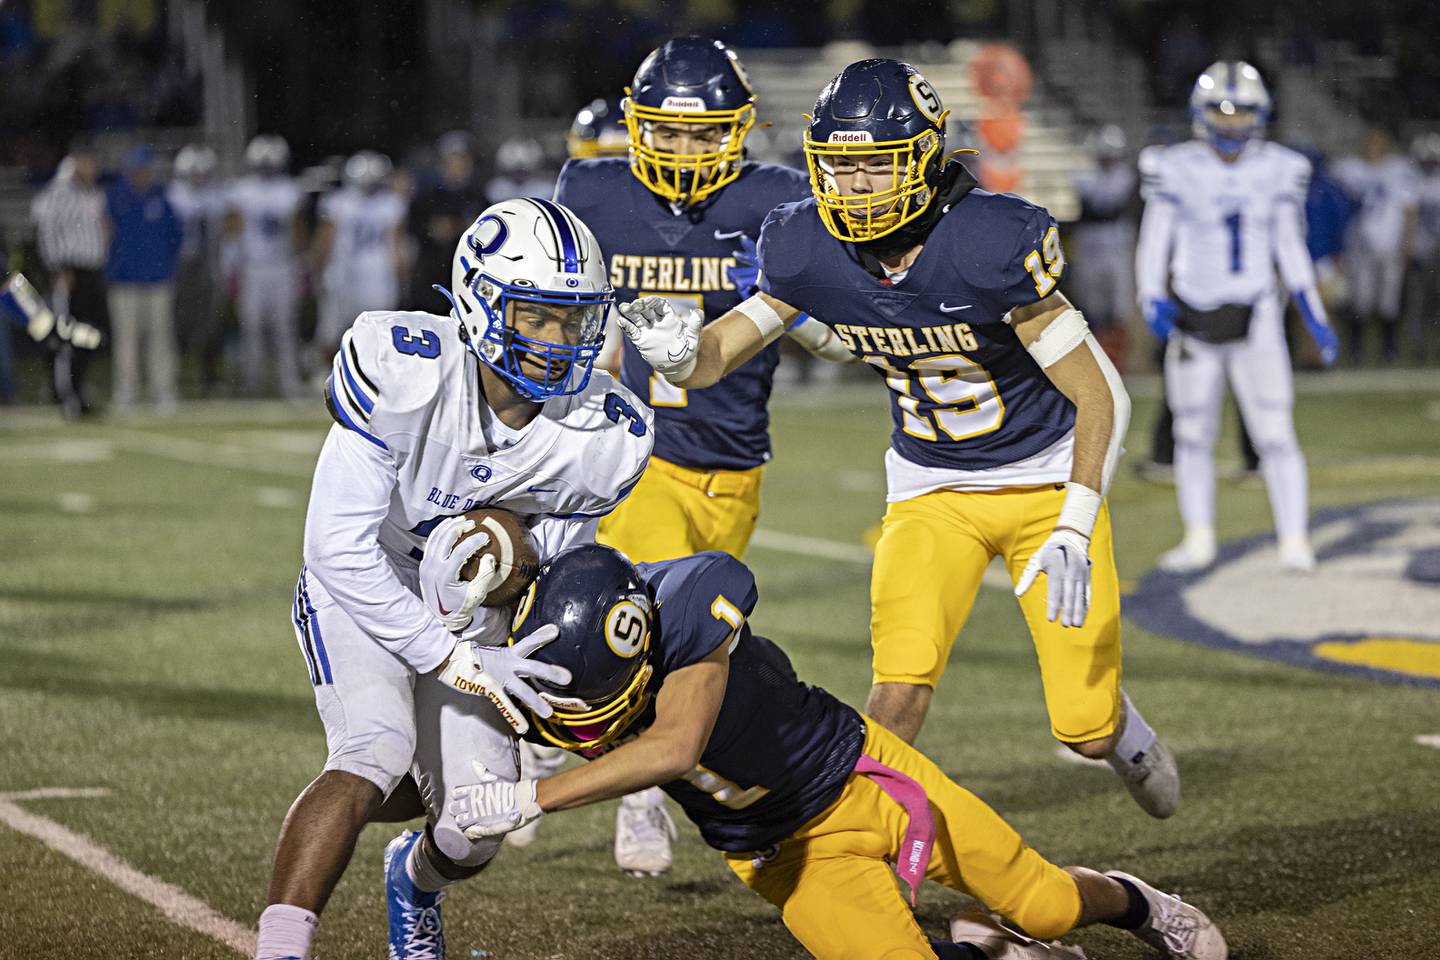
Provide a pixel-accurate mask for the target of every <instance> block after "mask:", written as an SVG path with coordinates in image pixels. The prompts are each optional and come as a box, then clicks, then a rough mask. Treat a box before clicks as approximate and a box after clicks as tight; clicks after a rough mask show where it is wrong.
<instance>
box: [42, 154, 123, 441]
mask: <svg viewBox="0 0 1440 960" xmlns="http://www.w3.org/2000/svg"><path fill="white" fill-rule="evenodd" d="M99 181H100V163H99V161H98V160H97V159H96V157H95V154H94V153H92V152H91V151H90V150H89V149H87V148H83V147H82V148H74V149H72V150H71V152H70V155H69V156H67V157H66V158H65V159H64V160H63V161H61V163H60V168H59V169H58V170H57V171H56V173H55V178H54V179H53V180H51V181H50V183H49V184H48V185H46V187H45V189H43V190H42V191H40V193H39V194H38V195H37V196H36V197H35V202H34V205H33V206H32V207H31V215H32V216H33V217H34V219H35V226H36V228H37V232H38V234H39V241H40V259H41V260H42V261H44V263H45V267H46V269H47V270H48V271H49V272H50V301H51V302H50V306H51V308H52V309H53V310H54V311H55V312H56V313H57V314H69V315H70V316H73V317H75V318H76V319H77V320H83V321H84V322H86V323H88V324H90V325H92V326H94V327H97V328H99V329H100V330H101V331H102V332H103V333H104V334H105V337H106V339H107V340H108V339H109V333H110V317H109V311H108V308H107V305H106V296H105V293H106V292H105V274H104V269H105V261H106V258H107V257H108V255H109V252H110V221H109V217H108V215H107V213H106V204H105V192H104V191H103V190H101V189H100V185H99ZM89 360H90V351H83V350H82V351H76V350H71V349H70V348H69V347H68V346H62V348H61V349H60V350H59V351H57V352H56V354H55V360H54V385H55V397H56V399H57V400H58V401H59V402H60V404H61V405H62V406H63V407H64V408H65V413H66V415H67V416H72V417H74V416H79V415H81V414H86V413H90V412H91V404H90V397H89V394H88V392H87V390H86V386H85V378H86V368H87V367H88V365H89Z"/></svg>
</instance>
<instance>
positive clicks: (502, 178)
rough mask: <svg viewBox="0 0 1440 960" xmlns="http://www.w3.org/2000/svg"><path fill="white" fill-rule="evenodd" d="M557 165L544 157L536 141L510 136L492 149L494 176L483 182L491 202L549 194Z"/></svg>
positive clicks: (552, 187)
mask: <svg viewBox="0 0 1440 960" xmlns="http://www.w3.org/2000/svg"><path fill="white" fill-rule="evenodd" d="M559 172H560V169H559V166H558V165H557V164H554V163H552V162H551V160H550V158H549V157H547V156H545V148H544V147H543V146H541V145H540V141H539V140H534V139H531V138H530V137H511V138H510V139H509V140H506V141H505V142H503V143H501V144H500V147H499V149H497V150H496V151H495V176H494V177H493V178H491V180H490V182H489V183H487V184H486V185H485V193H486V196H487V197H488V198H489V201H490V203H499V202H500V201H502V200H510V199H512V198H514V197H548V196H550V194H551V193H553V192H554V191H555V177H556V175H557V174H558V173H559Z"/></svg>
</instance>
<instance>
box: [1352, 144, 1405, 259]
mask: <svg viewBox="0 0 1440 960" xmlns="http://www.w3.org/2000/svg"><path fill="white" fill-rule="evenodd" d="M1334 174H1335V179H1336V180H1339V181H1340V185H1341V186H1343V187H1344V188H1345V192H1346V193H1348V194H1350V196H1351V197H1354V198H1355V200H1356V202H1357V203H1358V204H1359V209H1358V210H1357V211H1356V212H1355V216H1354V218H1353V219H1352V220H1351V222H1350V228H1349V231H1348V232H1347V242H1348V243H1358V244H1359V245H1360V246H1363V247H1364V248H1366V249H1367V250H1370V251H1372V252H1374V253H1379V254H1393V255H1398V254H1399V251H1400V242H1401V240H1402V239H1403V238H1404V235H1405V218H1406V215H1407V214H1408V212H1409V211H1410V210H1411V209H1413V208H1414V206H1415V202H1416V190H1417V187H1418V184H1417V182H1416V180H1417V177H1416V173H1415V168H1414V166H1412V165H1411V163H1410V161H1409V160H1407V159H1405V158H1404V157H1401V156H1398V155H1396V154H1391V155H1390V156H1388V157H1384V158H1382V159H1380V160H1376V161H1373V162H1371V161H1366V160H1362V159H1361V158H1360V157H1346V158H1345V159H1343V160H1341V161H1339V162H1338V163H1336V164H1335V166H1334Z"/></svg>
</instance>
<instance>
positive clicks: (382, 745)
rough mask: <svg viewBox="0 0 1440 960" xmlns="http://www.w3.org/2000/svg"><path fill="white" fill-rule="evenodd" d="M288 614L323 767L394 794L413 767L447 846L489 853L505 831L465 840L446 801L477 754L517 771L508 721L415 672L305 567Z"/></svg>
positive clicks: (409, 582)
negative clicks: (318, 725) (314, 713)
mask: <svg viewBox="0 0 1440 960" xmlns="http://www.w3.org/2000/svg"><path fill="white" fill-rule="evenodd" d="M392 569H394V571H395V573H396V575H397V576H399V577H400V579H401V581H402V582H403V583H404V584H405V585H406V586H407V587H408V588H410V589H412V590H415V591H416V592H417V593H418V592H419V586H418V582H417V573H418V571H416V570H415V569H414V568H411V567H407V566H402V565H399V564H392ZM291 622H292V624H293V626H294V628H295V635H296V638H297V639H298V640H299V643H300V650H301V653H302V654H303V655H304V657H305V665H306V669H307V671H308V673H309V677H310V682H311V684H312V685H313V686H314V687H315V705H316V707H317V708H318V709H319V711H320V719H321V721H322V722H323V723H324V725H325V742H326V745H327V748H328V755H327V757H326V760H325V769H326V770H344V771H346V772H347V773H353V774H354V775H355V776H357V777H363V778H365V779H366V780H369V781H370V782H371V783H373V784H375V786H376V787H378V788H379V789H380V792H381V793H382V794H384V795H385V796H387V797H388V796H389V795H390V792H391V791H392V790H394V789H395V786H396V785H397V784H398V783H399V782H400V780H401V778H402V777H404V776H405V774H406V773H407V772H408V773H410V774H411V775H412V776H413V777H414V778H415V783H416V784H417V785H418V786H419V787H420V797H421V799H422V800H423V801H424V803H425V807H426V815H427V819H428V820H429V822H430V825H431V827H432V828H433V831H434V834H435V843H436V845H437V846H438V847H439V848H440V852H441V853H443V854H445V855H446V856H447V857H449V858H450V859H452V860H454V861H456V862H457V863H464V864H468V865H469V866H480V865H481V864H484V863H486V862H487V861H489V860H490V858H491V857H493V856H494V855H495V853H496V851H497V850H499V849H500V838H499V837H494V838H490V839H486V840H473V841H472V840H469V839H467V838H466V837H465V835H464V834H463V833H461V832H460V828H459V826H458V825H457V824H456V822H455V818H454V817H453V816H452V815H451V814H450V813H449V811H448V810H447V809H446V807H447V805H448V803H449V800H450V791H451V790H452V789H454V788H455V787H456V786H460V785H463V784H471V783H474V782H475V781H476V770H475V766H474V765H475V763H476V762H479V763H480V764H482V765H483V766H484V767H485V769H486V770H487V771H489V772H490V773H493V774H495V775H496V776H497V777H499V778H500V779H502V780H509V781H512V782H513V781H516V780H518V779H519V777H520V757H519V752H518V748H517V742H518V741H517V740H516V738H515V735H514V731H513V730H512V729H511V727H510V725H509V724H508V723H506V722H505V720H504V719H502V718H501V716H500V714H499V712H498V711H497V710H496V709H495V708H494V707H493V706H492V705H491V704H490V702H489V701H488V700H483V699H481V698H480V697H473V696H470V695H469V694H465V693H461V692H459V691H458V690H455V689H453V688H451V687H449V686H447V685H446V684H443V683H441V682H440V681H439V680H437V679H436V678H435V676H434V674H428V673H427V674H423V675H419V676H417V675H416V673H415V671H414V670H412V669H411V668H410V667H409V665H408V664H406V663H405V661H403V660H401V659H400V658H399V657H397V656H395V654H393V653H391V652H390V651H389V650H387V649H386V648H385V647H384V646H383V645H382V644H381V643H380V642H379V641H378V640H375V639H373V638H372V637H370V636H369V635H368V634H367V633H365V631H364V630H362V629H361V628H360V627H359V626H358V625H357V624H356V623H355V621H353V620H351V619H350V617H349V615H347V614H346V613H345V611H344V610H342V609H340V607H339V606H338V605H337V604H336V603H335V601H334V600H332V599H331V598H330V594H329V593H328V592H327V591H326V590H325V587H324V585H322V584H321V583H320V582H319V581H318V580H317V579H316V578H315V577H314V576H313V575H311V574H310V573H309V572H308V571H306V570H303V569H302V570H301V572H300V580H299V582H298V583H297V584H296V587H295V600H294V604H293V606H292V608H291Z"/></svg>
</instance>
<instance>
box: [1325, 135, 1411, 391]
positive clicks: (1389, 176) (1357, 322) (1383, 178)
mask: <svg viewBox="0 0 1440 960" xmlns="http://www.w3.org/2000/svg"><path fill="white" fill-rule="evenodd" d="M1360 151H1361V152H1360V156H1358V157H1346V158H1345V159H1343V160H1341V161H1339V162H1338V163H1336V164H1335V179H1337V180H1339V181H1340V185H1341V186H1343V187H1344V188H1345V192H1346V193H1348V194H1349V195H1350V196H1351V197H1352V198H1353V199H1354V200H1355V202H1356V204H1357V209H1356V211H1355V215H1354V216H1353V217H1352V218H1351V220H1350V226H1349V228H1348V229H1347V230H1346V232H1345V273H1346V280H1347V282H1348V283H1349V286H1350V290H1349V292H1350V311H1351V325H1350V330H1349V334H1350V360H1351V362H1354V363H1358V362H1360V360H1361V358H1362V357H1363V355H1364V353H1363V351H1364V339H1365V338H1364V331H1365V328H1366V327H1367V326H1371V325H1376V324H1378V325H1379V327H1380V357H1381V359H1382V360H1384V361H1385V362H1386V363H1394V362H1395V360H1396V357H1397V355H1398V351H1399V343H1398V338H1397V336H1396V334H1397V328H1398V327H1399V325H1400V295H1401V293H1402V292H1403V289H1404V284H1405V262H1406V261H1407V260H1408V259H1409V258H1410V253H1411V242H1412V241H1413V239H1414V234H1415V221H1416V201H1417V199H1418V198H1417V195H1416V194H1417V189H1418V186H1419V184H1418V178H1417V177H1416V175H1415V168H1414V167H1413V166H1411V164H1410V161H1409V160H1408V159H1407V158H1406V157H1405V156H1403V155H1402V154H1399V153H1397V152H1396V151H1395V141H1394V139H1393V138H1392V137H1391V136H1390V131H1389V130H1386V129H1385V128H1384V127H1381V126H1374V127H1371V128H1370V129H1368V130H1366V131H1365V139H1364V140H1363V141H1362V143H1361V148H1360Z"/></svg>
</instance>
